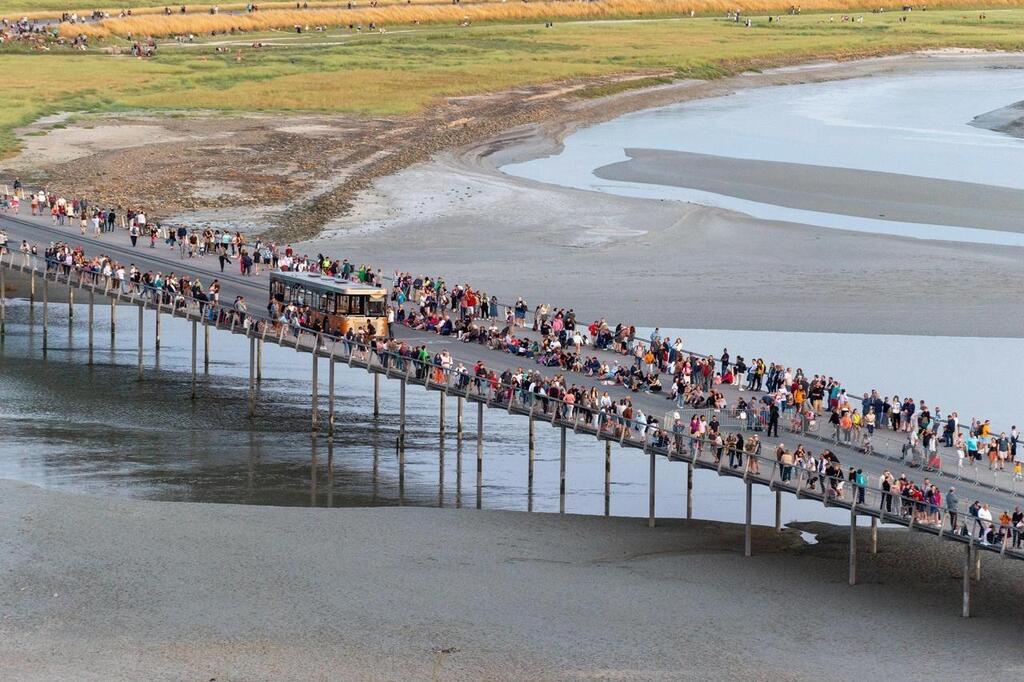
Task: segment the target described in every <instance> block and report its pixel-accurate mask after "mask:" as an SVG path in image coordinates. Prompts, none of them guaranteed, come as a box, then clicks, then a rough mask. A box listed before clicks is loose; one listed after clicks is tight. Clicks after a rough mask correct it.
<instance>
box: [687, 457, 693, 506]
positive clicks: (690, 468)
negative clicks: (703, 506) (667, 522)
mask: <svg viewBox="0 0 1024 682" xmlns="http://www.w3.org/2000/svg"><path fill="white" fill-rule="evenodd" d="M686 518H687V519H692V518H693V464H692V463H690V462H687V463H686Z"/></svg>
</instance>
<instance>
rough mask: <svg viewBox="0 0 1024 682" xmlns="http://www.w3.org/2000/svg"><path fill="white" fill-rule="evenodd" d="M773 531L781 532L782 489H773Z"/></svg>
mask: <svg viewBox="0 0 1024 682" xmlns="http://www.w3.org/2000/svg"><path fill="white" fill-rule="evenodd" d="M775 532H777V533H781V532H782V491H781V490H776V491H775Z"/></svg>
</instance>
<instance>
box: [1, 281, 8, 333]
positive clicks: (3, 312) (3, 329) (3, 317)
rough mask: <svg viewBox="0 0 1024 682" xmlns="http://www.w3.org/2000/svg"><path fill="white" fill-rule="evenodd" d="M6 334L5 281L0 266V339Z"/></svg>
mask: <svg viewBox="0 0 1024 682" xmlns="http://www.w3.org/2000/svg"><path fill="white" fill-rule="evenodd" d="M6 335H7V282H5V281H4V268H3V267H2V266H0V339H2V338H3V337H4V336H6Z"/></svg>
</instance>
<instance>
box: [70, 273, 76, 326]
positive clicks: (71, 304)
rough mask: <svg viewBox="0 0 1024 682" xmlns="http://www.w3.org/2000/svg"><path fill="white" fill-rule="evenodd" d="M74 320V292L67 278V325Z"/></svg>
mask: <svg viewBox="0 0 1024 682" xmlns="http://www.w3.org/2000/svg"><path fill="white" fill-rule="evenodd" d="M73 319H75V290H74V289H73V288H72V287H71V278H70V276H69V277H68V324H71V320H73Z"/></svg>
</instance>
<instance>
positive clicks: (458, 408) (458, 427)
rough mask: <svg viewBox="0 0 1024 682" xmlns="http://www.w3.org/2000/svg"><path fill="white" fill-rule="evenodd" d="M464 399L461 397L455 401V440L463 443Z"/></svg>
mask: <svg viewBox="0 0 1024 682" xmlns="http://www.w3.org/2000/svg"><path fill="white" fill-rule="evenodd" d="M463 401H464V398H463V397H462V396H459V397H458V398H457V399H456V401H455V440H457V441H458V442H459V443H461V442H462V403H463Z"/></svg>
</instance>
